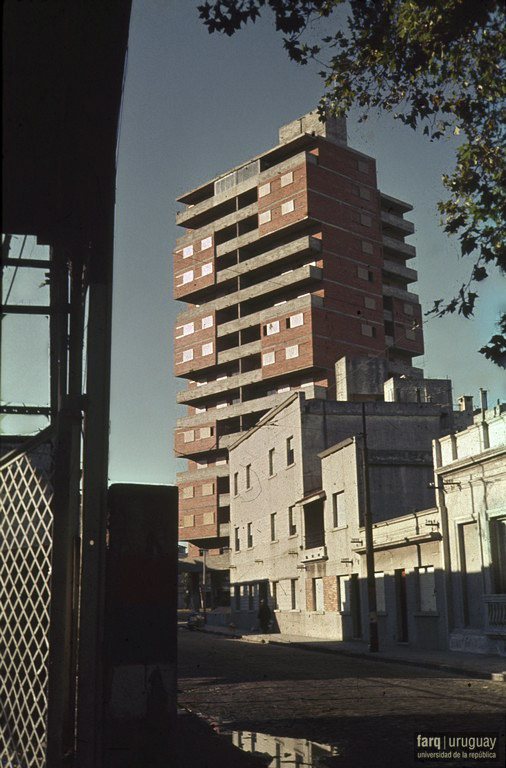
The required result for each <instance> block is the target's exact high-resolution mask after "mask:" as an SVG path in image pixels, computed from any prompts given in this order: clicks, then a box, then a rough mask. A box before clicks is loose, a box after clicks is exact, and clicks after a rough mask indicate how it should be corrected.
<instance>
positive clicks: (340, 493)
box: [230, 383, 471, 648]
mask: <svg viewBox="0 0 506 768" xmlns="http://www.w3.org/2000/svg"><path fill="white" fill-rule="evenodd" d="M401 386H402V383H401ZM405 391H406V390H405V389H403V392H405ZM393 393H394V398H392V401H390V402H379V401H371V402H367V403H361V402H348V401H339V402H338V401H335V402H331V401H323V400H306V399H305V397H304V394H303V393H302V392H295V393H293V394H292V395H291V396H289V397H288V398H287V400H286V401H285V402H284V403H283V404H282V405H281V406H279V407H278V408H276V409H274V410H272V411H271V412H269V414H267V415H266V416H265V417H264V418H263V419H262V420H261V421H260V422H259V424H258V425H257V426H256V427H254V428H253V429H252V430H250V431H249V432H248V433H246V434H245V435H242V436H241V438H240V439H239V440H238V441H237V442H236V443H235V444H234V446H232V447H231V449H230V471H231V548H232V551H231V574H230V582H231V591H232V599H231V613H232V621H233V623H234V624H235V625H236V626H238V627H243V628H249V629H251V628H256V627H258V619H257V613H258V605H259V600H260V599H262V598H265V599H267V600H268V602H269V604H270V607H271V609H272V610H273V617H274V629H275V630H277V631H281V632H283V633H287V634H300V635H306V636H313V637H324V638H332V639H352V638H357V639H359V638H361V639H367V636H368V615H367V606H368V601H367V580H366V576H367V573H366V558H365V540H364V527H363V525H364V509H365V503H366V494H365V486H364V477H365V474H364V466H365V465H364V459H365V455H364V433H366V435H367V449H368V450H367V460H366V462H365V463H366V465H367V477H368V479H369V488H370V494H369V496H370V507H371V512H372V519H373V523H374V542H375V558H376V565H375V571H376V593H377V602H378V606H377V607H378V627H379V634H380V643H382V644H383V645H385V644H389V643H395V642H413V643H415V644H416V645H418V646H420V647H428V648H434V647H445V643H446V613H445V599H444V578H443V574H442V555H441V523H440V520H439V515H438V511H437V509H436V500H435V493H434V483H433V463H432V440H433V439H434V438H435V437H439V436H440V435H441V434H444V433H445V431H446V432H448V431H449V430H450V429H452V428H453V429H454V428H455V423H458V424H459V425H461V426H462V423H464V424H465V423H466V421H467V423H469V421H470V418H471V417H470V415H469V412H468V409H464V410H463V411H462V412H460V413H457V414H454V413H453V412H452V410H451V406H448V404H447V403H446V404H444V405H440V404H437V403H435V402H416V401H415V402H413V400H412V399H411V401H409V402H399V397H395V394H396V392H395V388H394V389H393ZM397 394H398V393H397ZM420 510H423V511H420Z"/></svg>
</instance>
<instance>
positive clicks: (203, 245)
mask: <svg viewBox="0 0 506 768" xmlns="http://www.w3.org/2000/svg"><path fill="white" fill-rule="evenodd" d="M212 244H213V238H212V237H204V239H203V240H201V241H200V250H201V251H206V250H207V249H208V248H210V247H211V246H212Z"/></svg>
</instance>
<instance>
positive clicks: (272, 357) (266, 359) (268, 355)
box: [262, 352, 276, 366]
mask: <svg viewBox="0 0 506 768" xmlns="http://www.w3.org/2000/svg"><path fill="white" fill-rule="evenodd" d="M275 362H276V353H275V352H264V353H263V355H262V366H266V365H273V364H274V363H275Z"/></svg>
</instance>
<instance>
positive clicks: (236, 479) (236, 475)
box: [234, 472, 239, 496]
mask: <svg viewBox="0 0 506 768" xmlns="http://www.w3.org/2000/svg"><path fill="white" fill-rule="evenodd" d="M238 493H239V472H234V496H237V494H238Z"/></svg>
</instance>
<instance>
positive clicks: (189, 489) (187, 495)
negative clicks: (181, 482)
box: [183, 485, 195, 499]
mask: <svg viewBox="0 0 506 768" xmlns="http://www.w3.org/2000/svg"><path fill="white" fill-rule="evenodd" d="M194 495H195V491H194V488H193V485H187V486H186V487H185V488H183V499H193V497H194Z"/></svg>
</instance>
